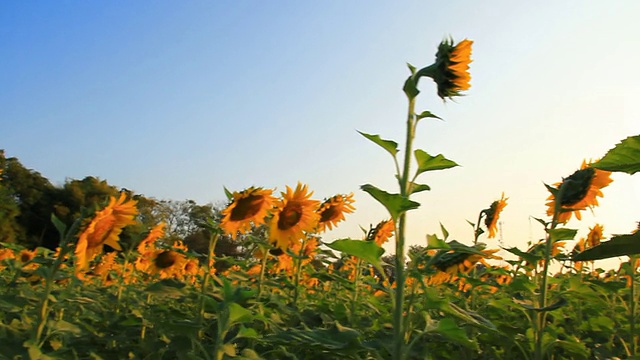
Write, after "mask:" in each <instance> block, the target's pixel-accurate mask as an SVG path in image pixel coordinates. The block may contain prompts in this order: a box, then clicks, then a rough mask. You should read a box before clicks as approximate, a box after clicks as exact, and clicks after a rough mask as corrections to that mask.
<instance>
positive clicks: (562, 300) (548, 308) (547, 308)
mask: <svg viewBox="0 0 640 360" xmlns="http://www.w3.org/2000/svg"><path fill="white" fill-rule="evenodd" d="M513 302H515V303H516V304H518V305H520V306H522V307H523V308H525V309H528V310H534V311H552V310H556V309H559V308H561V307H563V306H565V305H567V304H568V302H567V300H566V299H565V298H559V299H558V301H556V302H554V303H553V304H551V305H548V306H545V307H542V308H539V307H535V306H533V305H531V304H529V302H525V301H522V300H517V299H513Z"/></svg>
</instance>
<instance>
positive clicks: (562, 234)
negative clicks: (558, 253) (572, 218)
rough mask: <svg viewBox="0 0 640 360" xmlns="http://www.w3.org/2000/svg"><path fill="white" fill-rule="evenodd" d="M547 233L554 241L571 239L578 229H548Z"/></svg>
mask: <svg viewBox="0 0 640 360" xmlns="http://www.w3.org/2000/svg"><path fill="white" fill-rule="evenodd" d="M547 233H549V236H551V242H556V241H560V240H573V238H574V237H575V236H576V234H577V233H578V230H576V229H566V228H561V229H549V230H547Z"/></svg>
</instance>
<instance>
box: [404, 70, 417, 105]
mask: <svg viewBox="0 0 640 360" xmlns="http://www.w3.org/2000/svg"><path fill="white" fill-rule="evenodd" d="M402 91H404V93H405V94H406V95H407V98H409V100H411V99H415V97H416V96H418V94H420V90H418V83H417V82H416V80H415V79H414V78H413V75H411V76H409V77H408V78H407V81H405V82H404V86H403V87H402Z"/></svg>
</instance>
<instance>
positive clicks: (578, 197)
mask: <svg viewBox="0 0 640 360" xmlns="http://www.w3.org/2000/svg"><path fill="white" fill-rule="evenodd" d="M610 176H611V172H610V171H605V170H600V169H596V168H593V167H591V166H590V164H587V162H586V161H583V162H582V166H581V168H580V170H576V171H575V172H574V173H573V174H571V175H569V176H568V177H566V178H564V179H563V180H562V182H559V183H556V184H554V187H553V188H551V189H552V190H553V191H551V195H550V196H549V197H548V198H547V200H549V201H548V202H547V206H548V208H547V215H549V216H553V214H554V212H555V209H556V202H559V204H558V205H559V208H560V213H559V214H558V218H557V221H558V222H559V223H566V222H567V221H569V219H571V214H575V216H576V218H577V219H578V220H581V219H582V216H581V215H580V211H581V210H585V209H586V208H593V207H594V206H598V199H597V196H599V197H602V196H603V194H602V191H601V190H600V189H602V188H604V187H606V186H608V185H609V184H610V183H611V182H612V181H613V180H612V179H611V177H610ZM560 189H562V194H561V195H560V196H561V198H560V199H557V198H556V196H558V195H559V194H560Z"/></svg>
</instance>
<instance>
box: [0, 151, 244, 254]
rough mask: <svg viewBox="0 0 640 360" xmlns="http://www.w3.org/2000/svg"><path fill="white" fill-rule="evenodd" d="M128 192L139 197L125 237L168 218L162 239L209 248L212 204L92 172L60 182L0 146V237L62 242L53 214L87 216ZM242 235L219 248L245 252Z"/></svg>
mask: <svg viewBox="0 0 640 360" xmlns="http://www.w3.org/2000/svg"><path fill="white" fill-rule="evenodd" d="M122 191H124V192H126V193H128V195H129V196H130V197H131V198H133V199H135V200H137V202H138V203H137V207H138V211H139V214H140V215H139V216H138V219H137V224H136V225H133V226H129V227H127V228H126V229H125V232H124V233H123V234H122V238H121V241H125V242H126V241H127V239H131V240H134V239H132V237H135V236H140V234H143V233H145V231H147V230H149V229H150V228H151V227H153V226H154V225H156V224H158V223H160V222H164V223H165V224H166V226H165V230H166V231H165V238H164V241H167V242H173V241H175V240H182V241H183V242H184V243H185V245H187V246H188V247H189V249H190V250H193V251H196V252H201V253H205V252H206V251H207V246H208V242H209V237H210V233H209V230H208V229H207V227H206V226H204V224H206V223H207V221H209V220H212V219H213V220H216V219H219V217H220V208H219V207H216V206H214V205H213V204H204V205H200V204H197V203H196V202H195V201H193V200H180V201H177V200H158V199H155V198H153V197H146V196H144V195H140V194H135V193H133V192H132V191H130V190H127V189H126V188H121V189H119V188H117V187H115V186H113V185H110V184H109V183H108V182H107V181H106V180H101V179H98V178H96V177H93V176H87V177H85V178H84V179H81V180H77V179H67V180H66V181H65V183H64V185H62V186H55V185H53V184H52V183H51V182H50V181H49V180H48V179H47V178H46V177H44V176H42V175H41V174H40V173H39V172H37V171H35V170H32V169H28V168H26V167H25V166H23V165H22V164H21V163H20V161H19V160H18V159H17V158H15V157H10V158H7V157H6V156H5V153H4V150H1V149H0V242H5V243H18V244H21V245H23V246H25V247H27V248H31V249H33V248H36V247H46V248H49V249H52V250H53V249H55V248H56V247H57V246H58V242H59V234H58V232H57V230H56V229H55V227H54V226H53V223H52V222H51V216H52V215H55V216H56V217H58V219H60V220H61V221H62V222H64V223H65V224H67V225H71V224H72V223H73V222H74V221H75V220H76V219H78V218H80V217H86V216H89V217H90V215H91V214H92V213H93V212H94V211H95V210H96V209H99V208H101V207H102V206H103V205H104V204H106V202H107V201H108V199H109V196H116V197H117V195H118V194H119V193H120V192H122ZM241 244H242V243H241V239H237V240H236V241H233V240H232V239H231V238H229V237H227V238H222V239H220V240H219V241H218V244H217V246H216V253H217V254H220V255H227V256H233V257H239V256H243V255H245V254H246V249H244V248H243V247H242V246H241Z"/></svg>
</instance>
